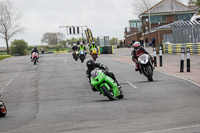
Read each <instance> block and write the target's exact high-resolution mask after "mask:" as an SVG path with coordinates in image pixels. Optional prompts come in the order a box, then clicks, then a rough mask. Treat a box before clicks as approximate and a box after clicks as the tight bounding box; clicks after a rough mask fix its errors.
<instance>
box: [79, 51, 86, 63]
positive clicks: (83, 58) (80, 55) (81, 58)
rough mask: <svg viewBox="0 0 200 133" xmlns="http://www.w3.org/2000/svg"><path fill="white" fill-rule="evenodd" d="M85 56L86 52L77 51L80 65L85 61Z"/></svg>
mask: <svg viewBox="0 0 200 133" xmlns="http://www.w3.org/2000/svg"><path fill="white" fill-rule="evenodd" d="M85 56H86V52H85V51H84V50H80V51H79V58H80V60H81V62H82V63H83V62H84V60H85Z"/></svg>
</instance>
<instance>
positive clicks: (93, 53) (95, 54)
mask: <svg viewBox="0 0 200 133" xmlns="http://www.w3.org/2000/svg"><path fill="white" fill-rule="evenodd" d="M91 56H92V58H93V60H94V61H96V59H97V58H98V54H97V49H96V48H93V49H92V53H91Z"/></svg>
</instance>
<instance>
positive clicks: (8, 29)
mask: <svg viewBox="0 0 200 133" xmlns="http://www.w3.org/2000/svg"><path fill="white" fill-rule="evenodd" d="M19 19H20V15H19V13H18V12H17V11H16V10H15V9H14V6H13V4H12V3H10V2H9V1H8V0H7V1H2V2H0V37H1V38H3V39H4V40H5V42H6V46H7V53H8V54H9V53H10V52H9V40H10V38H11V37H12V36H13V35H15V34H17V33H19V32H22V31H23V30H24V28H22V27H21V26H20V24H19Z"/></svg>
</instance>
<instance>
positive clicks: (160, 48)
mask: <svg viewBox="0 0 200 133" xmlns="http://www.w3.org/2000/svg"><path fill="white" fill-rule="evenodd" d="M159 55H160V66H161V67H162V64H163V63H162V47H161V46H160V47H159Z"/></svg>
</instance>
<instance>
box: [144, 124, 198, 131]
mask: <svg viewBox="0 0 200 133" xmlns="http://www.w3.org/2000/svg"><path fill="white" fill-rule="evenodd" d="M195 127H200V125H193V126H188V127H177V128H170V129H164V130H157V131H148V132H142V133H164V132H171V131H175V130H183V129H191V128H195Z"/></svg>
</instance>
